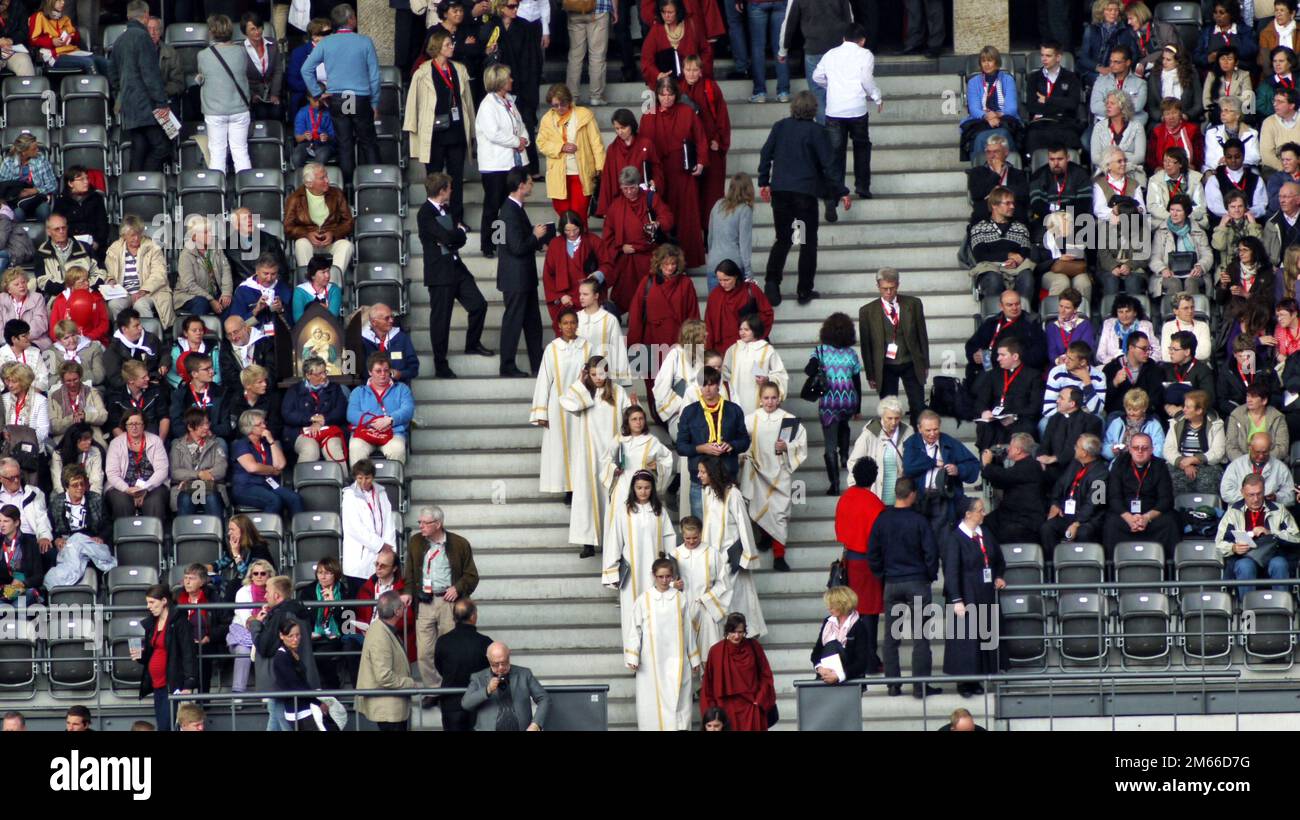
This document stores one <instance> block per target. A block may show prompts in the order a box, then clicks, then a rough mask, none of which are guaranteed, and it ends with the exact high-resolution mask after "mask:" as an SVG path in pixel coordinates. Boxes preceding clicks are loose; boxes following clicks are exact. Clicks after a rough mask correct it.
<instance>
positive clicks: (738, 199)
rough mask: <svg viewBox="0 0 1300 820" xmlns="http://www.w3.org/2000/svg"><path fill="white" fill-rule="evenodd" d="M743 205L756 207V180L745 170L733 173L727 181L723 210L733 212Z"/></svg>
mask: <svg viewBox="0 0 1300 820" xmlns="http://www.w3.org/2000/svg"><path fill="white" fill-rule="evenodd" d="M741 205H747V206H748V207H750V208H753V207H754V180H753V179H751V178H750V176H749V174H747V173H745V172H744V171H739V172H737V173H735V174H732V175H731V179H730V180H729V181H728V182H727V195H726V196H725V197H723V199H722V212H723V213H728V214H729V213H732V212H733V211H735V210H736V209H737V208H739V207H740V206H741Z"/></svg>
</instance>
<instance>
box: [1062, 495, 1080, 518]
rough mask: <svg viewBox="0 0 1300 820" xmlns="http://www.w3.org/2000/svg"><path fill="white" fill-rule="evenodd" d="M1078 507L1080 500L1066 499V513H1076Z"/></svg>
mask: <svg viewBox="0 0 1300 820" xmlns="http://www.w3.org/2000/svg"><path fill="white" fill-rule="evenodd" d="M1077 509H1079V502H1077V501H1075V500H1074V499H1073V498H1067V499H1065V510H1064V512H1065V514H1066V515H1074V513H1075V510H1077Z"/></svg>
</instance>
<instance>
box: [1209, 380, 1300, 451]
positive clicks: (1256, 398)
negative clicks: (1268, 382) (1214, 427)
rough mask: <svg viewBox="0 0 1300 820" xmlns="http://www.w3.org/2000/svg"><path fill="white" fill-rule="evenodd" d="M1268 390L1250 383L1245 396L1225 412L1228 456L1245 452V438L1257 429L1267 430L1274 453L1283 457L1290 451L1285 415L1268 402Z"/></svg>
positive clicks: (1252, 434) (1257, 431) (1251, 435)
mask: <svg viewBox="0 0 1300 820" xmlns="http://www.w3.org/2000/svg"><path fill="white" fill-rule="evenodd" d="M1269 398H1270V397H1269V390H1268V389H1267V388H1266V387H1265V386H1264V385H1258V384H1252V385H1250V386H1249V387H1247V388H1246V400H1245V403H1244V404H1241V405H1239V406H1238V407H1237V408H1236V409H1234V410H1233V411H1232V413H1231V414H1230V415H1229V416H1228V420H1227V422H1225V424H1224V431H1225V434H1226V435H1227V453H1228V460H1229V461H1232V460H1234V459H1236V458H1239V457H1240V456H1241V455H1242V454H1244V453H1245V452H1246V449H1247V444H1246V442H1247V441H1249V440H1251V439H1252V437H1253V436H1255V435H1256V434H1258V433H1268V436H1269V441H1270V443H1271V445H1272V448H1273V449H1272V453H1273V457H1274V458H1276V459H1278V460H1279V461H1286V460H1287V458H1288V457H1289V454H1290V452H1291V435H1290V433H1289V432H1288V431H1287V426H1286V419H1285V418H1283V416H1282V414H1281V413H1280V412H1278V410H1277V408H1275V407H1270V406H1269Z"/></svg>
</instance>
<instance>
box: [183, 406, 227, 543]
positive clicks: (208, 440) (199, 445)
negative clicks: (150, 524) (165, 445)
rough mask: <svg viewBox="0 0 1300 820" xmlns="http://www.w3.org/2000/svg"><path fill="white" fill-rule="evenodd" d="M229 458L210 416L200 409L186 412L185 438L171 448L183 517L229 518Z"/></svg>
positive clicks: (224, 444)
mask: <svg viewBox="0 0 1300 820" xmlns="http://www.w3.org/2000/svg"><path fill="white" fill-rule="evenodd" d="M228 460H229V457H228V456H227V454H226V442H225V441H223V440H222V439H220V438H218V437H217V436H214V435H212V425H211V424H210V423H209V422H208V416H207V414H206V413H204V412H203V411H202V410H200V409H199V408H197V407H191V408H190V409H188V410H186V411H185V435H184V437H181V438H177V439H174V440H173V441H172V446H171V456H170V457H169V459H168V461H169V462H170V465H171V480H172V498H173V499H174V501H175V507H176V512H178V513H180V514H181V515H193V514H195V513H202V514H204V515H215V516H216V517H217V518H222V519H224V518H225V511H226V505H225V502H224V500H223V499H222V493H223V492H224V490H225V488H224V487H223V486H222V485H224V484H225V481H226V467H227V461H228Z"/></svg>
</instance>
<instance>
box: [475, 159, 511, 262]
mask: <svg viewBox="0 0 1300 820" xmlns="http://www.w3.org/2000/svg"><path fill="white" fill-rule="evenodd" d="M508 173H510V172H509V171H485V172H483V173H481V174H480V175H479V177H480V181H481V182H482V183H483V215H482V216H481V217H479V226H478V237H479V239H478V241H479V249H480V250H481V251H483V255H484V256H491V255H492V254H494V253H496V246H495V245H493V244H492V234H493V230H492V223H493V222H496V220H497V212H498V211H499V210H501V205H502V203H504V202H505V201H506V197H507V196H508V195H509V192H508V191H506V174H508Z"/></svg>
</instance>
